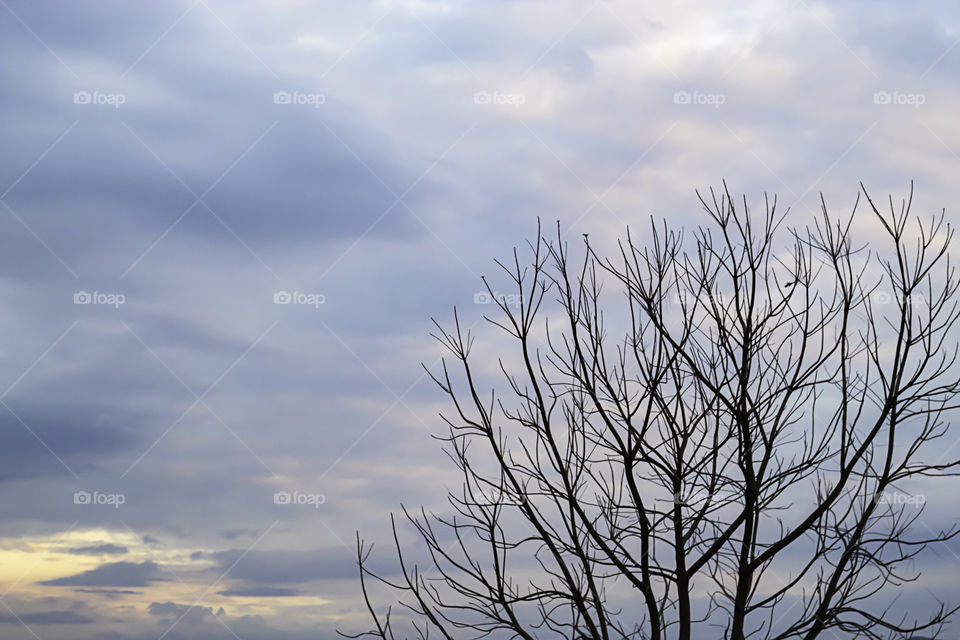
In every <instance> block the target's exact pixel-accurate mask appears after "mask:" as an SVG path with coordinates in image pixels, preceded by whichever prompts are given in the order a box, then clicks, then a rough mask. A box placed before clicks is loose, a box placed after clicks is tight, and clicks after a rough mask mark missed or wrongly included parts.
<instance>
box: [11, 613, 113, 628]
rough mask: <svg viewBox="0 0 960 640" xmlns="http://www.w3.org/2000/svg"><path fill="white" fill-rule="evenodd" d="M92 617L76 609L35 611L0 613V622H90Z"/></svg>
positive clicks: (92, 620)
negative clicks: (14, 613)
mask: <svg viewBox="0 0 960 640" xmlns="http://www.w3.org/2000/svg"><path fill="white" fill-rule="evenodd" d="M92 622H94V619H93V618H91V617H89V616H85V615H81V614H79V613H77V612H76V611H35V612H33V613H19V614H16V615H13V614H10V615H0V624H41V625H42V624H91V623H92Z"/></svg>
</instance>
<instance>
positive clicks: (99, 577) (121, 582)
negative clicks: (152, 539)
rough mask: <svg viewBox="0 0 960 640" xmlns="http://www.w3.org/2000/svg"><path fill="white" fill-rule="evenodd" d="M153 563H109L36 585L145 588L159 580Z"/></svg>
mask: <svg viewBox="0 0 960 640" xmlns="http://www.w3.org/2000/svg"><path fill="white" fill-rule="evenodd" d="M159 568H160V567H159V565H158V564H157V563H155V562H150V561H147V562H139V563H138V562H111V563H108V564H103V565H100V566H99V567H97V568H96V569H90V570H88V571H84V572H82V573H78V574H75V575H72V576H66V577H63V578H55V579H53V580H44V581H42V582H39V583H37V584H41V585H45V586H51V587H147V586H149V585H150V584H151V583H153V582H157V581H158V580H161V578H160V577H158V574H159Z"/></svg>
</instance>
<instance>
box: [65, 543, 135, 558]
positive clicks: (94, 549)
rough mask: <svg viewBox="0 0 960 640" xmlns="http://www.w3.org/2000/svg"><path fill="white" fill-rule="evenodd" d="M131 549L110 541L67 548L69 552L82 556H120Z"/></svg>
mask: <svg viewBox="0 0 960 640" xmlns="http://www.w3.org/2000/svg"><path fill="white" fill-rule="evenodd" d="M129 551H130V550H129V549H128V548H127V547H126V546H124V545H120V544H113V543H110V542H106V543H103V544H97V545H92V546H88V547H74V548H72V549H67V553H72V554H74V555H81V556H101V555H112V556H119V555H124V554H125V553H127V552H129Z"/></svg>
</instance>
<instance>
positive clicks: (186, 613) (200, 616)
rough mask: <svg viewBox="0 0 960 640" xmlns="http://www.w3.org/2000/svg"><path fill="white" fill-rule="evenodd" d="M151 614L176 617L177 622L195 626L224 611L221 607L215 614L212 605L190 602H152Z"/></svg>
mask: <svg viewBox="0 0 960 640" xmlns="http://www.w3.org/2000/svg"><path fill="white" fill-rule="evenodd" d="M147 610H148V612H149V613H150V615H152V616H156V617H158V618H174V619H175V620H177V621H178V622H177V624H178V625H179V624H183V625H186V626H194V625H198V624H201V623H202V622H203V621H204V620H205V619H206V618H208V617H210V616H213V615H218V616H222V615H223V613H224V611H223V609H219V610H218V611H217V613H216V614H214V612H213V609H212V608H211V607H198V606H196V605H189V604H177V603H176V602H151V603H150V606H149V608H148V609H147Z"/></svg>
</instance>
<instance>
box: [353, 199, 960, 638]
mask: <svg viewBox="0 0 960 640" xmlns="http://www.w3.org/2000/svg"><path fill="white" fill-rule="evenodd" d="M861 187H862V185H861ZM698 197H699V198H700V202H701V204H702V205H703V208H704V210H705V212H706V219H705V222H704V224H703V226H701V227H699V228H698V229H697V230H695V231H694V232H693V233H692V234H689V235H690V236H691V238H690V240H688V239H687V237H685V236H686V235H687V234H685V233H684V232H683V231H682V230H678V229H674V228H672V226H671V225H669V224H668V223H667V222H663V223H661V224H658V223H655V222H653V221H651V225H650V230H649V234H648V238H647V240H646V241H645V243H643V244H640V243H638V242H637V241H636V240H635V238H634V235H633V234H632V233H631V232H630V231H627V233H626V236H625V238H623V239H622V240H621V241H620V242H619V243H618V245H617V246H618V247H619V248H618V250H615V251H614V252H613V257H604V256H602V255H600V253H599V252H598V250H597V249H595V247H594V245H593V244H591V241H590V240H589V238H587V237H584V239H583V244H582V247H583V248H582V254H581V253H578V256H580V257H576V258H575V257H574V256H573V253H574V252H572V251H571V249H570V247H569V246H568V245H567V244H566V243H565V242H564V240H563V237H562V235H561V231H560V228H559V225H558V228H557V232H556V235H555V236H554V237H552V238H550V239H548V238H546V237H544V236H543V235H542V234H541V233H540V232H539V231H538V234H537V239H536V241H535V242H531V243H530V244H529V249H530V254H531V258H530V259H529V261H521V259H520V257H519V253H518V252H517V251H516V250H515V251H514V253H513V262H512V264H502V263H498V264H500V266H501V267H502V268H503V269H504V271H505V272H506V273H507V274H508V275H509V278H510V280H511V281H512V286H513V287H515V289H514V290H515V292H516V294H517V295H516V297H515V298H516V300H517V301H518V302H517V304H512V303H513V302H514V300H507V299H505V298H504V297H503V296H501V295H499V294H496V293H495V291H494V290H493V289H492V288H491V286H490V285H489V284H487V289H488V292H489V294H490V296H491V299H492V301H493V305H494V306H491V309H492V310H493V311H495V312H496V314H495V315H491V316H489V317H487V320H488V321H489V322H490V323H492V324H493V325H495V326H496V327H498V328H499V329H500V330H502V331H503V332H504V334H505V336H506V340H505V341H504V342H505V344H503V345H501V344H499V343H497V345H496V346H495V350H496V353H497V354H499V357H497V356H493V357H491V356H489V355H488V354H487V353H482V354H480V355H475V354H474V351H475V344H474V337H473V335H472V334H471V332H470V331H469V330H464V329H463V328H462V327H461V323H460V320H459V317H458V315H457V313H456V311H455V312H454V321H453V327H452V328H451V329H444V328H442V327H441V326H440V325H439V324H438V325H437V329H438V332H437V333H436V334H435V336H436V337H437V339H439V341H440V342H442V343H443V345H444V346H445V347H446V349H447V350H449V352H450V355H451V360H450V361H447V360H445V361H444V362H443V366H442V370H441V371H440V373H437V374H434V373H431V376H432V377H433V379H434V381H435V382H436V383H437V384H438V385H439V387H440V389H442V391H443V392H444V393H445V394H446V395H447V396H448V397H449V402H450V404H451V406H452V409H451V411H450V413H449V414H448V415H445V416H443V419H444V421H445V422H446V425H447V427H448V428H449V431H448V433H447V435H446V437H444V438H442V439H443V440H444V442H445V450H446V452H447V454H448V455H449V457H450V458H451V460H452V461H453V463H454V464H455V465H456V467H457V469H459V471H460V472H461V473H462V486H461V487H460V488H459V489H458V490H456V491H454V492H451V493H450V494H449V496H448V500H449V504H450V509H449V510H447V511H446V512H444V513H427V512H426V510H424V509H422V508H421V509H419V510H417V511H409V510H407V509H406V508H404V514H405V516H406V520H407V521H408V525H409V526H410V530H411V531H412V532H413V533H414V534H415V536H414V538H415V540H416V541H417V542H418V545H414V546H412V547H411V546H410V545H406V544H404V543H403V542H401V534H400V531H398V523H397V522H396V521H393V538H394V542H395V547H396V556H397V559H398V560H399V563H398V564H399V567H398V569H397V571H396V573H395V574H389V573H388V574H384V573H382V572H381V573H375V572H374V571H372V570H371V569H370V565H369V556H370V551H371V547H370V546H369V545H367V544H366V543H364V542H363V541H362V540H361V539H360V537H359V535H358V538H357V545H358V548H357V553H358V555H357V558H358V561H359V565H360V577H361V585H362V591H363V595H364V598H365V601H366V605H367V608H368V611H369V614H370V617H371V619H372V622H373V627H372V628H371V630H369V631H366V632H364V633H361V634H359V635H354V636H350V637H361V636H366V637H375V638H385V639H386V638H391V639H392V638H410V637H421V638H427V637H431V638H434V637H436V638H447V639H453V638H457V639H459V638H479V637H489V638H525V639H527V640H531V639H534V638H569V639H581V638H591V639H598V640H599V639H603V640H607V639H613V638H650V639H652V640H660V639H665V638H680V639H681V640H686V639H688V638H691V637H708V638H720V637H723V638H731V639H733V640H742V639H744V638H764V639H778V640H780V639H786V638H803V639H806V640H812V639H813V638H817V637H819V636H821V635H823V633H824V632H827V631H831V632H833V634H834V635H836V636H837V637H843V636H844V632H845V633H846V634H848V635H852V636H855V637H865V638H884V637H902V636H903V635H904V634H907V635H909V634H912V633H914V632H922V633H923V635H931V636H933V635H936V634H937V633H938V632H939V629H940V627H941V626H942V625H943V623H944V622H945V621H946V620H947V619H948V618H949V616H950V615H951V614H952V613H953V612H954V611H955V609H951V608H948V607H947V606H946V605H944V604H942V603H938V605H939V606H938V608H937V610H936V611H935V612H933V613H932V615H930V616H929V617H924V618H918V617H916V616H914V615H909V616H908V615H905V614H902V613H901V614H894V613H892V612H890V611H888V610H887V606H888V605H889V604H890V601H891V600H892V599H893V597H894V596H895V595H896V587H897V586H898V585H902V584H904V583H907V582H910V581H914V580H916V579H917V577H918V574H917V573H916V572H915V571H913V570H912V569H911V566H910V562H909V561H910V560H911V559H912V558H914V557H915V556H916V555H917V554H918V553H919V552H920V551H921V550H922V549H923V548H924V547H925V546H926V545H928V544H931V543H934V542H940V541H946V540H948V539H950V538H952V537H953V536H954V535H955V534H956V530H955V529H953V528H950V529H946V530H944V529H938V530H933V529H930V528H929V527H928V526H927V525H926V524H924V523H923V521H922V520H920V517H921V515H922V514H923V506H924V505H923V504H921V502H922V496H920V495H912V494H909V493H907V491H908V489H910V488H911V487H914V488H916V486H917V485H916V481H917V480H923V479H924V478H929V477H931V476H952V475H955V470H956V468H957V465H958V464H960V460H958V459H956V458H950V456H949V454H950V451H949V449H950V444H952V443H951V442H949V441H948V440H947V439H945V438H944V436H945V434H946V433H947V427H948V421H947V419H948V417H949V416H948V412H950V411H951V410H953V409H954V408H955V407H956V399H957V394H958V390H960V381H958V377H960V376H958V371H957V368H956V364H957V345H956V344H955V343H954V342H953V341H952V340H954V341H955V339H956V334H952V331H954V329H955V323H956V321H957V316H958V310H957V305H956V299H957V288H958V280H957V277H956V274H955V272H954V269H953V267H952V266H951V262H950V255H949V251H950V247H951V242H952V240H953V231H952V230H951V228H950V226H949V225H948V224H945V222H944V216H943V214H942V213H941V214H940V215H939V216H934V217H933V218H932V219H931V220H929V221H923V220H921V219H920V218H915V217H912V216H911V214H910V208H911V203H912V199H913V187H912V185H911V189H910V196H909V198H908V199H906V200H904V201H903V202H902V203H900V204H899V206H895V205H894V201H893V199H892V198H891V199H890V201H889V209H888V208H887V207H886V206H884V207H883V209H881V208H879V207H878V206H877V205H876V204H875V203H874V202H873V201H872V200H871V199H870V197H869V195H868V194H867V192H866V190H863V200H864V202H861V199H860V196H858V198H857V205H856V206H855V207H854V210H853V213H851V214H850V215H849V216H844V217H842V218H836V217H834V216H832V215H831V214H829V213H828V212H827V207H826V204H825V203H824V202H823V198H822V197H821V204H822V211H821V212H820V213H818V214H817V215H814V216H813V217H812V219H811V222H810V224H809V225H808V226H804V227H800V228H792V227H788V226H787V224H786V223H785V218H786V214H781V213H779V212H778V211H777V202H776V198H773V199H772V200H770V199H765V202H764V211H763V214H762V215H756V214H754V213H753V212H751V211H750V210H749V209H748V207H747V202H746V200H745V199H743V200H742V201H738V200H735V199H734V198H732V197H731V196H730V193H729V191H728V190H727V188H726V185H724V187H723V189H722V190H721V191H719V192H715V191H714V190H712V189H711V191H710V193H709V196H708V197H706V196H702V195H700V194H698ZM864 209H867V210H868V211H866V212H864ZM858 211H859V212H858ZM864 213H866V216H864ZM791 215H793V216H794V217H795V215H796V214H791ZM855 221H857V222H858V225H857V226H856V227H855V226H854V222H855ZM860 222H863V223H865V224H859V223H860ZM861 227H863V228H864V229H866V231H867V232H870V233H872V234H873V236H874V237H873V238H871V239H872V240H873V242H867V243H863V244H858V243H857V241H855V240H854V233H855V230H856V231H857V232H860V231H861V230H862V229H861ZM578 245H579V243H578ZM484 282H485V284H486V282H487V281H486V279H485V280H484ZM494 375H496V376H497V378H498V379H499V380H500V384H499V386H500V389H501V390H500V391H497V390H491V388H490V386H493V385H490V386H488V385H487V383H486V382H484V380H486V379H487V378H492V377H493V376H494ZM912 481H913V483H912ZM928 482H929V480H928ZM392 520H393V519H392ZM401 529H405V527H402V528H401ZM417 554H418V558H419V559H418V560H416V561H414V560H413V559H411V555H417ZM375 583H376V584H381V585H383V586H385V587H386V588H387V591H385V593H389V594H390V598H391V599H393V600H395V601H396V603H397V604H399V605H400V606H399V607H388V608H383V607H379V606H378V605H377V604H376V603H375V602H374V598H373V597H372V595H371V590H370V587H371V586H372V585H373V584H375Z"/></svg>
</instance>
